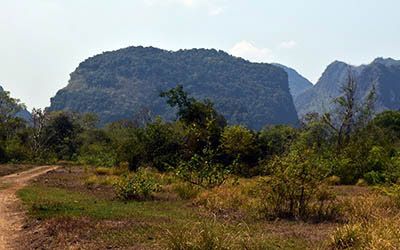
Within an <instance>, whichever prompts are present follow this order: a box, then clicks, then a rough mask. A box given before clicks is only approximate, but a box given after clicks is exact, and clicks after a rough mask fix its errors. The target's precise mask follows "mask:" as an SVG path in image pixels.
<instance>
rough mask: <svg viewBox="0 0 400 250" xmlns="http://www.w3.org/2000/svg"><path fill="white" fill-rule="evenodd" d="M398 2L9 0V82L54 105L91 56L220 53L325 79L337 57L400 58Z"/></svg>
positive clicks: (5, 56)
mask: <svg viewBox="0 0 400 250" xmlns="http://www.w3.org/2000/svg"><path fill="white" fill-rule="evenodd" d="M399 10H400V1H399V0H0V56H1V60H0V85H2V86H3V87H4V88H5V89H7V90H9V91H11V92H12V95H13V96H15V97H18V98H20V99H21V100H22V101H23V102H25V103H26V104H27V105H28V107H29V108H32V107H45V106H47V105H48V104H49V100H50V97H52V96H54V95H55V93H56V92H57V90H59V89H60V88H62V87H64V86H66V85H67V83H68V79H69V74H70V73H71V72H72V71H73V70H74V69H75V68H76V67H77V66H78V64H79V63H80V62H81V61H83V60H84V59H86V58H88V57H90V56H93V55H95V54H98V53H101V52H103V51H108V50H115V49H119V48H122V47H127V46H131V45H143V46H150V45H151V46H155V47H160V48H163V49H169V50H177V49H180V48H216V49H222V50H225V51H228V52H230V53H231V54H234V55H237V56H242V57H244V58H246V59H249V60H251V61H258V62H279V63H282V64H285V65H288V66H291V67H293V68H295V69H296V70H298V71H299V72H300V73H301V74H303V75H304V76H306V77H308V78H309V79H310V80H312V81H314V82H315V81H316V80H317V79H318V78H319V76H320V75H321V73H322V72H323V70H324V69H325V68H326V66H327V65H328V64H329V63H331V62H332V61H334V60H342V61H345V62H348V63H352V64H362V63H369V62H370V61H372V60H373V59H374V58H375V57H378V56H383V57H393V58H395V59H400V18H399Z"/></svg>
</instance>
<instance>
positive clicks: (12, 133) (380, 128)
mask: <svg viewBox="0 0 400 250" xmlns="http://www.w3.org/2000/svg"><path fill="white" fill-rule="evenodd" d="M351 79H352V78H351ZM350 83H351V84H350ZM348 84H350V85H348ZM348 84H347V85H344V87H342V90H341V91H342V95H341V96H340V97H338V98H337V99H335V100H334V102H335V103H336V108H335V110H334V111H332V112H331V113H326V114H324V115H319V114H317V113H310V114H307V115H306V116H305V118H304V120H302V123H301V126H299V127H292V126H289V125H276V126H266V127H264V128H263V129H261V130H260V131H254V130H251V129H249V128H247V127H245V126H241V125H232V126H229V125H227V121H226V119H225V118H224V116H223V115H221V114H220V113H219V112H218V111H217V110H216V109H215V107H214V104H213V103H212V102H211V101H209V100H207V99H206V100H202V101H199V100H197V99H195V98H193V97H190V96H189V95H188V94H187V93H186V92H185V90H184V88H183V87H182V86H180V85H178V86H177V87H176V88H173V89H171V90H169V91H167V92H163V93H162V94H161V97H160V96H159V99H160V102H164V103H165V106H170V107H172V108H175V109H176V110H177V120H176V121H175V122H170V121H165V120H163V119H162V118H161V117H158V118H156V119H155V120H154V121H150V122H149V123H147V124H143V123H142V122H141V119H139V118H138V119H136V118H132V119H131V120H128V119H125V120H120V121H116V122H114V123H111V124H109V125H108V126H106V127H104V128H99V127H98V126H97V124H98V122H99V121H98V118H97V116H96V115H94V114H90V113H88V114H78V113H72V112H47V111H42V110H34V111H33V113H32V125H30V124H27V123H26V122H24V121H23V120H22V119H20V118H18V117H17V116H15V114H17V113H18V112H19V111H20V110H21V109H22V108H23V105H21V104H19V103H18V100H15V99H13V98H11V97H10V96H9V94H8V93H7V92H2V96H1V98H2V103H1V104H2V105H1V110H0V111H1V121H2V122H1V144H0V146H1V147H0V154H1V156H2V157H1V161H2V162H8V161H12V162H35V161H37V162H52V161H53V162H56V161H58V160H68V161H77V162H81V163H84V164H92V165H93V164H94V165H99V166H115V165H119V164H121V163H123V162H127V163H129V168H130V169H131V170H132V171H134V170H137V169H138V168H139V167H140V166H143V165H146V166H152V167H154V168H156V169H158V170H159V171H170V170H174V169H176V168H179V167H192V165H193V164H191V163H192V161H196V162H197V164H200V165H199V166H198V167H199V168H201V169H202V168H203V167H210V168H212V169H214V168H217V169H218V168H221V169H224V170H226V171H227V172H229V173H231V174H236V175H240V176H246V177H250V176H254V175H268V174H273V173H274V172H275V171H274V170H273V169H271V165H274V164H278V163H279V164H278V165H280V164H288V165H291V164H293V165H294V167H295V166H297V165H298V163H299V162H297V161H302V160H304V161H307V162H309V161H310V159H313V160H312V162H313V164H317V163H318V165H321V166H323V172H321V174H322V173H323V174H322V176H324V177H328V176H338V177H339V178H340V182H341V183H343V184H355V183H356V182H357V181H359V180H360V179H364V180H365V181H367V182H368V183H371V184H376V183H383V182H393V183H395V182H396V181H397V178H398V177H399V176H398V175H399V174H400V172H399V171H400V170H399V169H398V152H397V150H398V148H397V140H398V137H399V135H398V129H399V126H400V124H398V122H399V114H400V113H399V112H397V111H387V112H383V113H380V114H376V115H375V113H374V105H375V100H376V94H375V92H374V91H373V90H372V91H371V93H370V94H369V95H368V96H367V98H365V101H364V102H360V103H358V102H357V101H356V98H355V95H356V91H355V89H356V83H355V80H354V79H353V80H351V81H349V83H348ZM167 103H168V104H169V105H167ZM140 118H141V117H140ZM305 156H307V157H306V158H304V157H305ZM308 158H309V159H308ZM292 161H294V162H292ZM205 162H208V164H210V163H211V162H212V163H213V164H211V166H206V165H207V164H206V165H204V164H205ZM189 163H190V164H189ZM272 163H274V164H272ZM214 170H215V169H214ZM322 176H321V177H322ZM199 184H200V183H199Z"/></svg>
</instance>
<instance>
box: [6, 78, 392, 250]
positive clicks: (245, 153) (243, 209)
mask: <svg viewBox="0 0 400 250" xmlns="http://www.w3.org/2000/svg"><path fill="white" fill-rule="evenodd" d="M356 88H357V84H356V82H355V81H354V79H353V78H352V77H351V76H349V79H348V81H347V83H346V84H345V85H344V86H343V88H342V96H341V97H339V98H337V99H335V100H333V101H334V102H335V104H336V110H334V111H332V112H331V113H327V114H324V115H319V114H308V115H307V116H306V117H304V119H303V120H302V121H300V122H299V126H298V127H290V126H285V125H276V126H267V127H265V128H264V129H262V130H260V131H253V130H250V129H248V128H246V127H244V126H241V125H228V124H227V123H226V120H225V119H224V117H223V116H221V115H220V114H219V113H218V112H217V111H216V110H215V109H214V107H213V104H212V103H211V102H210V101H208V100H203V101H200V100H196V99H194V98H191V97H190V96H189V95H188V94H187V93H186V92H185V91H184V90H183V88H182V87H181V86H178V87H176V88H174V89H171V90H169V91H167V92H164V93H161V97H160V98H165V100H166V102H167V104H168V105H170V106H172V107H174V108H175V109H176V110H177V119H176V121H174V122H167V121H163V120H162V119H160V118H154V119H153V118H152V117H150V116H148V115H147V114H142V115H140V116H137V117H133V118H132V120H125V121H119V122H115V123H112V124H109V125H107V126H106V127H103V128H99V127H97V125H96V124H97V119H96V117H95V116H94V115H92V114H86V115H78V114H74V113H67V112H57V113H48V112H45V111H41V110H34V112H33V119H32V122H31V124H27V123H24V122H23V121H22V120H20V119H18V118H14V117H15V116H14V114H15V113H16V112H18V109H19V108H20V107H21V105H19V104H18V101H17V100H14V99H12V98H10V97H9V96H8V95H7V94H5V95H4V96H2V98H3V99H4V100H5V101H4V103H6V104H7V103H8V104H9V106H10V107H13V108H10V109H2V110H1V112H0V119H1V121H2V122H1V127H0V155H1V158H0V159H1V161H2V162H3V163H7V162H12V163H59V162H62V163H64V165H65V166H64V167H63V168H61V169H60V170H57V171H54V172H51V173H48V174H47V175H44V176H43V177H41V178H38V180H36V181H35V182H34V183H33V184H32V185H30V186H28V187H26V188H24V189H23V190H21V191H20V192H19V196H20V197H21V199H22V200H23V202H24V203H25V205H26V206H27V208H28V209H29V211H30V215H31V218H32V221H31V222H30V223H31V224H30V225H29V226H28V227H27V228H28V229H30V231H31V232H35V230H36V231H38V232H40V233H39V234H43V235H42V236H43V237H42V239H43V238H46V239H47V240H46V242H40V241H38V239H37V238H38V235H39V234H32V235H30V236H29V237H32V238H30V239H29V241H30V242H36V243H37V244H39V245H40V244H42V245H43V244H44V245H45V246H47V247H48V248H54V247H65V246H71V245H73V244H76V246H77V247H82V248H91V249H93V248H105V247H116V248H118V247H128V246H134V247H137V248H144V249H146V248H148V249H155V248H159V249H166V248H167V249H282V248H283V249H305V248H310V249H318V248H320V249H398V248H399V247H400V242H399V239H400V237H399V236H400V226H399V225H400V213H399V212H400V210H399V209H400V188H399V183H400V144H399V143H400V132H399V131H400V112H399V111H386V112H383V113H380V114H376V113H375V112H374V103H375V89H374V88H372V89H371V92H370V94H369V95H368V96H367V97H365V98H364V100H362V101H358V99H359V98H358V97H357V96H356ZM4 110H6V111H7V112H5V111H4ZM39 228H40V230H39ZM35 235H36V236H35ZM35 237H36V238H35ZM25 240H27V239H25Z"/></svg>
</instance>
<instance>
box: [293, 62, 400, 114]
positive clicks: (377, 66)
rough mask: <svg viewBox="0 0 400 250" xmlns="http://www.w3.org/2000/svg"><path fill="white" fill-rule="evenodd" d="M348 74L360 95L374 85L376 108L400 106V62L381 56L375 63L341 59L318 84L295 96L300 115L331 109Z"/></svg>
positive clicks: (383, 108)
mask: <svg viewBox="0 0 400 250" xmlns="http://www.w3.org/2000/svg"><path fill="white" fill-rule="evenodd" d="M349 73H351V74H353V76H354V77H355V78H356V81H357V83H358V86H357V92H358V93H357V96H358V98H364V97H365V96H366V95H367V94H368V93H369V91H370V89H371V87H372V85H375V86H376V88H377V103H376V110H377V111H383V110H388V109H389V110H392V109H394V110H398V109H400V61H397V60H395V59H392V58H382V57H378V58H376V59H375V60H374V61H373V62H372V63H370V64H366V65H360V66H352V65H349V64H347V63H344V62H340V61H335V62H333V63H331V64H330V65H329V66H328V67H327V68H326V70H325V71H324V73H323V74H322V76H321V78H320V79H319V81H318V82H317V84H316V85H315V86H314V87H313V88H312V89H310V90H307V91H305V92H304V93H303V94H301V95H299V96H298V97H297V98H296V99H295V105H296V109H297V112H298V114H299V115H300V116H303V115H305V114H306V113H309V112H318V113H324V112H327V111H329V110H330V109H331V108H332V105H333V104H332V100H333V99H334V98H336V97H338V96H339V95H340V86H341V85H342V84H344V83H345V81H346V79H347V76H348V74H349Z"/></svg>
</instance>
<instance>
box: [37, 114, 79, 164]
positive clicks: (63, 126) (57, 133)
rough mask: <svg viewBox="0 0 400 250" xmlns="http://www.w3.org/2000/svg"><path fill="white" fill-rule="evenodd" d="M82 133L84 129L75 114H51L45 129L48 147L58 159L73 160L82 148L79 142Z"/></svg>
mask: <svg viewBox="0 0 400 250" xmlns="http://www.w3.org/2000/svg"><path fill="white" fill-rule="evenodd" d="M80 132H82V127H81V126H80V124H79V122H78V121H77V118H76V117H74V115H73V114H71V113H66V112H54V113H50V114H49V118H48V121H47V122H46V125H45V127H44V129H43V133H44V134H45V137H46V138H45V141H46V147H48V148H49V149H51V150H52V151H53V152H54V153H55V154H56V156H57V158H58V159H64V160H71V159H73V158H74V156H76V153H77V152H78V149H79V146H80V142H79V140H78V138H79V137H78V135H79V133H80Z"/></svg>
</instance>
